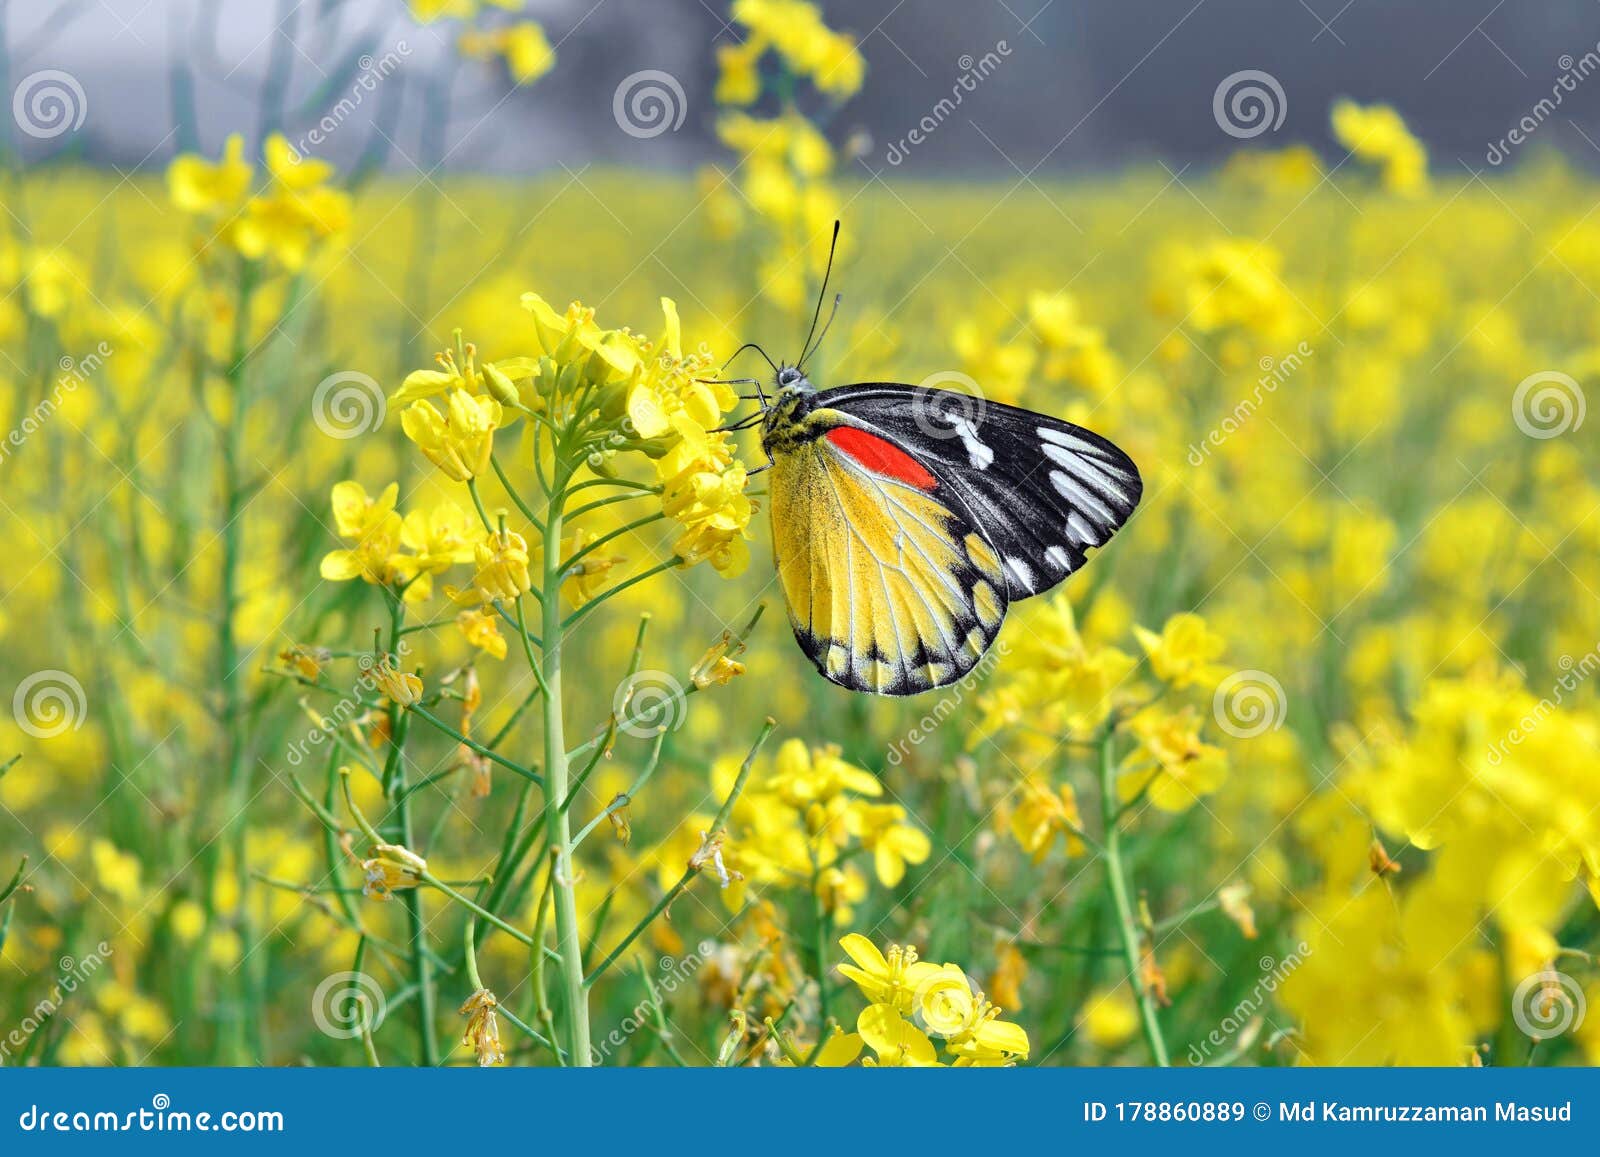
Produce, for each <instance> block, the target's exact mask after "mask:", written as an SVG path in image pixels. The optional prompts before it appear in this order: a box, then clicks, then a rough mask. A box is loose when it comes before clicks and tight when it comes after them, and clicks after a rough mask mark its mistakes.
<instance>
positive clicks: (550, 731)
mask: <svg viewBox="0 0 1600 1157" xmlns="http://www.w3.org/2000/svg"><path fill="white" fill-rule="evenodd" d="M557 461H558V463H559V455H558V456H557ZM559 470H560V467H559V465H558V466H557V471H558V473H557V476H556V478H555V479H554V482H555V485H554V486H552V487H551V494H550V501H549V503H548V506H547V509H546V516H545V521H544V581H543V584H542V589H543V591H544V603H543V606H542V608H541V610H542V611H543V616H544V621H543V626H542V628H541V629H540V632H539V633H540V637H541V639H542V640H543V655H542V659H543V662H542V663H541V664H540V666H541V668H542V676H541V678H540V680H539V681H540V683H542V684H543V686H544V700H543V703H542V707H543V709H544V774H545V779H546V783H547V788H546V792H545V809H544V810H545V823H546V825H547V830H548V831H549V835H550V849H551V854H552V855H553V856H554V857H555V863H554V865H553V867H552V870H551V878H552V879H553V881H554V901H555V915H556V954H557V956H558V957H559V958H560V974H561V979H560V984H561V987H562V990H563V992H564V994H565V1002H564V1012H565V1013H566V1024H565V1026H564V1027H565V1029H566V1042H565V1043H566V1050H567V1059H568V1060H569V1061H570V1062H571V1063H572V1064H574V1065H577V1066H580V1067H587V1066H588V1065H589V1064H590V1057H591V1053H590V1048H589V995H588V992H587V991H586V990H585V988H584V985H583V945H582V943H581V942H580V940H579V934H578V900H577V894H576V893H577V889H576V880H575V875H576V870H575V869H574V867H573V863H572V825H571V820H570V818H569V815H568V812H567V809H565V808H563V807H562V806H561V801H563V800H565V799H566V798H567V740H566V733H565V721H564V719H563V718H562V698H561V650H562V647H561V643H562V639H561V632H562V628H563V625H564V624H563V623H562V622H561V533H562V509H563V504H564V503H565V502H566V494H565V488H566V484H567V482H568V481H570V479H569V478H566V477H562V476H561V474H560V473H559ZM518 607H519V609H520V607H521V604H520V602H519V603H518ZM530 657H531V656H530Z"/></svg>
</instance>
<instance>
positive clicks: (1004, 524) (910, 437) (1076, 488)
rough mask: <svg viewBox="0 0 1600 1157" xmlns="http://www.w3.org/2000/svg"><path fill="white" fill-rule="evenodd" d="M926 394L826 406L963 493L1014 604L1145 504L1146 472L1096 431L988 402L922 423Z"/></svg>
mask: <svg viewBox="0 0 1600 1157" xmlns="http://www.w3.org/2000/svg"><path fill="white" fill-rule="evenodd" d="M917 394H918V389H917V387H913V386H905V385H898V384H895V383H871V384H862V385H856V386H842V387H840V388H838V389H833V390H826V391H824V392H823V393H822V394H820V395H818V399H817V400H818V404H819V405H823V406H831V407H833V408H836V409H838V410H841V411H843V412H845V413H847V414H849V415H851V416H852V417H853V418H855V419H856V420H857V421H859V422H862V423H863V424H865V425H867V426H868V427H869V428H871V429H873V430H875V431H876V432H878V433H880V434H881V435H883V436H884V437H885V438H887V439H889V440H890V441H892V442H894V443H895V444H896V445H897V446H899V447H900V448H901V449H903V450H905V451H906V452H907V453H909V454H911V455H912V456H913V457H915V458H917V459H918V460H919V461H921V462H922V463H924V465H926V466H927V467H928V468H929V469H930V470H932V471H933V472H934V473H936V474H937V475H938V476H939V478H940V479H941V482H943V483H944V484H946V485H948V486H950V487H951V488H952V489H954V490H956V491H957V492H958V493H959V495H960V497H961V499H962V500H963V502H964V503H965V504H966V506H967V508H968V510H969V511H970V513H971V515H972V516H973V518H974V519H975V521H976V522H977V523H978V525H980V526H981V527H983V529H984V531H985V533H986V534H987V536H988V538H989V540H990V542H992V543H993V545H994V547H995V549H996V550H997V551H998V552H999V554H1000V557H1001V559H1002V566H1003V567H1004V571H1005V576H1006V585H1007V587H1008V588H1009V591H1008V594H1009V597H1010V599H1011V600H1013V601H1014V600H1016V599H1022V598H1027V597H1029V596H1030V595H1036V594H1040V593H1041V592H1043V591H1047V590H1049V589H1050V588H1051V587H1053V586H1055V585H1056V584H1057V583H1059V582H1060V581H1061V580H1062V579H1064V578H1065V577H1066V576H1067V575H1069V574H1071V573H1072V572H1073V571H1075V570H1077V569H1078V568H1079V567H1081V566H1082V565H1083V564H1084V562H1085V561H1086V560H1087V556H1088V552H1089V551H1090V550H1093V549H1095V548H1096V547H1100V546H1104V545H1105V544H1106V543H1107V542H1108V541H1110V539H1111V536H1112V535H1113V534H1114V533H1115V532H1116V531H1117V529H1118V528H1119V527H1121V526H1122V525H1123V524H1124V523H1125V522H1127V520H1128V518H1129V516H1130V515H1131V514H1132V513H1133V510H1134V508H1135V507H1136V506H1137V505H1138V504H1139V499H1140V497H1141V495H1142V494H1143V491H1144V484H1143V482H1142V481H1141V480H1140V478H1139V470H1138V468H1137V467H1136V466H1135V465H1134V464H1133V461H1132V460H1131V459H1130V458H1129V457H1128V456H1127V455H1126V454H1124V453H1123V452H1122V451H1121V450H1119V449H1118V448H1117V447H1116V446H1114V445H1112V444H1111V443H1110V442H1108V441H1106V439H1104V438H1102V437H1100V435H1098V434H1096V433H1094V432H1093V431H1090V430H1085V429H1083V428H1082V427H1080V426H1074V425H1072V424H1071V423H1069V422H1061V421H1057V420H1056V419H1054V418H1050V417H1047V416H1045V415H1043V414H1037V413H1034V412H1033V411H1031V410H1022V409H1018V408H1016V407H1014V406H1006V405H1001V404H1000V403H998V402H987V403H985V405H984V408H983V412H982V415H981V419H980V420H978V421H973V420H972V419H970V418H968V417H967V416H966V415H964V414H960V413H951V412H940V411H937V410H936V411H934V412H932V413H929V412H928V411H927V410H922V411H920V412H919V414H918V417H917V418H916V419H914V418H913V406H912V404H911V403H912V399H913V398H914V397H915V396H916V395H917ZM930 423H934V426H933V428H930V426H929V424H930ZM944 431H948V434H946V435H945V436H943V437H941V436H940V435H941V434H942V433H944Z"/></svg>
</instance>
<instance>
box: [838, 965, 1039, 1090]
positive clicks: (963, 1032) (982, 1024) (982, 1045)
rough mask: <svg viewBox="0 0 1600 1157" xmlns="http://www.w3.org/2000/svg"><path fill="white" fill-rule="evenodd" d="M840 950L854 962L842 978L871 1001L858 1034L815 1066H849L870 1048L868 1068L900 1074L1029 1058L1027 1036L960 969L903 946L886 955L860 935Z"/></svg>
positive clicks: (844, 1036)
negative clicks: (909, 1070) (884, 1068)
mask: <svg viewBox="0 0 1600 1157" xmlns="http://www.w3.org/2000/svg"><path fill="white" fill-rule="evenodd" d="M839 946H840V947H841V948H843V949H844V950H845V953H846V955H848V956H849V957H850V959H851V961H852V962H853V963H850V964H840V965H839V966H838V971H839V973H840V974H841V975H842V976H844V977H845V978H846V979H848V980H850V981H851V982H852V983H853V984H854V985H855V986H856V988H857V989H858V990H859V991H860V993H861V995H862V996H863V997H865V998H866V1000H867V1001H868V1002H869V1003H868V1004H867V1007H866V1008H864V1009H863V1010H862V1011H861V1015H860V1016H859V1017H858V1018H857V1019H856V1031H855V1032H853V1033H841V1034H838V1035H836V1036H835V1037H833V1038H832V1039H830V1040H828V1041H827V1042H825V1043H824V1045H823V1049H822V1052H821V1054H820V1055H819V1056H818V1058H817V1062H816V1063H818V1064H822V1065H847V1064H849V1063H850V1062H851V1061H853V1060H855V1059H856V1057H857V1056H859V1055H860V1053H861V1050H862V1048H863V1046H865V1047H866V1048H869V1049H871V1050H872V1051H873V1054H874V1056H875V1058H876V1059H875V1060H872V1059H869V1060H865V1061H863V1062H862V1063H863V1064H868V1065H871V1064H877V1065H881V1066H888V1067H893V1068H930V1067H942V1066H943V1065H944V1064H951V1065H954V1066H956V1067H958V1068H960V1067H969V1066H983V1067H992V1066H1000V1065H1012V1064H1015V1063H1016V1062H1017V1061H1019V1060H1027V1058H1028V1051H1029V1043H1028V1034H1027V1033H1026V1032H1025V1031H1024V1030H1023V1029H1022V1027H1021V1026H1020V1025H1017V1024H1014V1023H1012V1022H1011V1021H1007V1020H1001V1019H1000V1014H1001V1011H1002V1010H1001V1009H999V1008H997V1007H996V1006H995V1005H994V1004H992V1003H991V1002H990V1001H989V1000H987V999H986V998H985V997H984V995H983V992H982V990H981V989H979V987H978V985H977V983H976V982H975V981H973V979H972V978H971V977H969V976H968V975H967V974H966V972H964V971H963V970H962V968H961V966H960V965H958V964H949V963H946V964H934V963H932V962H931V961H926V960H919V959H917V951H916V949H915V948H911V947H901V946H900V945H897V944H891V945H889V947H888V949H887V950H886V951H884V950H880V949H879V948H878V946H877V945H876V944H874V943H873V942H872V941H871V940H868V939H867V938H866V937H865V936H861V935H858V934H856V933H851V934H850V935H848V936H845V937H844V938H842V939H841V940H840V941H839ZM934 1039H938V1040H939V1041H940V1042H942V1044H943V1046H944V1053H945V1056H946V1060H945V1061H940V1060H939V1050H938V1048H937V1046H935V1044H934V1043H933V1042H934Z"/></svg>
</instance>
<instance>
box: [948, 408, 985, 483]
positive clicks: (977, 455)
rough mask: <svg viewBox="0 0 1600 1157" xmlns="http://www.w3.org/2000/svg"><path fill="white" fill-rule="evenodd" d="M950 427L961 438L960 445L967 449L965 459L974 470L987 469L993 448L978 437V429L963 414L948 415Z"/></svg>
mask: <svg viewBox="0 0 1600 1157" xmlns="http://www.w3.org/2000/svg"><path fill="white" fill-rule="evenodd" d="M950 428H951V429H952V430H954V431H955V432H956V437H958V438H960V439H961V445H962V446H963V447H964V448H965V449H966V451H967V461H968V462H970V463H972V468H973V469H974V470H987V469H989V466H990V465H991V464H992V463H993V462H994V450H992V449H991V448H990V447H989V446H987V445H985V444H984V442H983V441H982V440H981V439H980V438H979V437H978V430H977V427H975V426H974V425H973V424H972V423H971V422H969V421H967V419H966V417H965V415H962V414H952V415H950Z"/></svg>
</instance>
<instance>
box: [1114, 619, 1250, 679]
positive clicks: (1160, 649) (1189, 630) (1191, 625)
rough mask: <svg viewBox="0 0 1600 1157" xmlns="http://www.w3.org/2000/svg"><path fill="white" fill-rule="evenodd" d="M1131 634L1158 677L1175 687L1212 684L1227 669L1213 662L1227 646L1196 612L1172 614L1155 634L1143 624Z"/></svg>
mask: <svg viewBox="0 0 1600 1157" xmlns="http://www.w3.org/2000/svg"><path fill="white" fill-rule="evenodd" d="M1133 633H1134V637H1135V638H1137V639H1138V640H1139V645H1140V646H1141V647H1143V648H1144V653H1145V654H1146V655H1148V656H1149V657H1150V666H1151V668H1152V669H1153V670H1154V671H1155V673H1156V676H1157V678H1159V679H1162V680H1165V681H1166V682H1168V683H1170V684H1172V686H1173V687H1174V688H1176V689H1178V690H1180V691H1181V690H1182V689H1183V688H1185V687H1190V686H1194V685H1196V684H1198V685H1200V686H1203V687H1210V686H1213V685H1214V684H1215V683H1216V682H1217V680H1219V679H1221V678H1222V676H1223V675H1224V674H1226V669H1225V668H1223V667H1220V666H1218V665H1217V664H1215V663H1213V662H1212V660H1213V659H1215V658H1217V657H1218V656H1220V655H1221V654H1222V652H1223V650H1224V648H1225V647H1226V646H1227V644H1226V643H1225V642H1223V639H1222V636H1221V635H1219V634H1216V633H1215V632H1214V631H1212V630H1210V629H1209V628H1208V627H1207V626H1206V623H1205V620H1204V619H1202V618H1201V617H1200V616H1199V615H1194V614H1189V613H1187V612H1186V613H1183V614H1177V615H1173V616H1172V617H1171V618H1170V619H1168V620H1167V622H1166V625H1165V626H1164V627H1162V628H1161V633H1160V634H1159V635H1158V634H1156V633H1155V632H1154V631H1150V630H1146V629H1145V628H1144V627H1134V628H1133Z"/></svg>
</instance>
